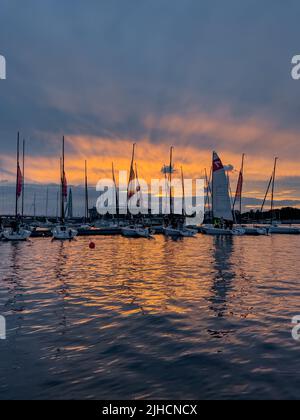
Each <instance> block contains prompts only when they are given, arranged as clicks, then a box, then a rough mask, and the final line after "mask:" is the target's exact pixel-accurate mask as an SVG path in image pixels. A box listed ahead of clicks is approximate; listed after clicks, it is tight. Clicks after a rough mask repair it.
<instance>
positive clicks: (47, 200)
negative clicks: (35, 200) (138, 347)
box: [45, 187, 49, 218]
mask: <svg viewBox="0 0 300 420" xmlns="http://www.w3.org/2000/svg"><path fill="white" fill-rule="evenodd" d="M48 202H49V188H48V187H47V191H46V212H45V214H46V218H47V217H48Z"/></svg>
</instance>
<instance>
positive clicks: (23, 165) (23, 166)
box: [22, 140, 25, 218]
mask: <svg viewBox="0 0 300 420" xmlns="http://www.w3.org/2000/svg"><path fill="white" fill-rule="evenodd" d="M22 174H23V178H22V218H23V217H24V199H25V140H23V164H22Z"/></svg>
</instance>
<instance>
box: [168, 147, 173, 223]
mask: <svg viewBox="0 0 300 420" xmlns="http://www.w3.org/2000/svg"><path fill="white" fill-rule="evenodd" d="M173 150H174V147H173V146H172V147H171V148H170V167H169V169H170V171H169V184H170V185H169V189H170V214H171V215H172V214H173V196H172V171H173Z"/></svg>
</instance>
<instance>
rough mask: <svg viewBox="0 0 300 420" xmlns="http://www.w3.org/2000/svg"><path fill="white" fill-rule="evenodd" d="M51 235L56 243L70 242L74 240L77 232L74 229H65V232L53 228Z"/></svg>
mask: <svg viewBox="0 0 300 420" xmlns="http://www.w3.org/2000/svg"><path fill="white" fill-rule="evenodd" d="M52 235H53V239H54V240H58V241H71V240H72V239H74V238H75V237H76V236H77V235H78V232H77V230H75V229H70V228H66V229H65V230H61V229H60V228H55V229H53V230H52Z"/></svg>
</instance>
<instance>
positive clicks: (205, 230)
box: [202, 227, 245, 236]
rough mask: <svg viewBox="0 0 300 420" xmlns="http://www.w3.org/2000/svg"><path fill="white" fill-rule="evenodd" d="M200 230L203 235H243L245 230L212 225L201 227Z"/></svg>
mask: <svg viewBox="0 0 300 420" xmlns="http://www.w3.org/2000/svg"><path fill="white" fill-rule="evenodd" d="M202 232H203V233H204V234H205V235H213V236H243V235H245V230H244V229H241V228H238V229H232V230H230V229H221V228H214V227H203V228H202Z"/></svg>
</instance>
